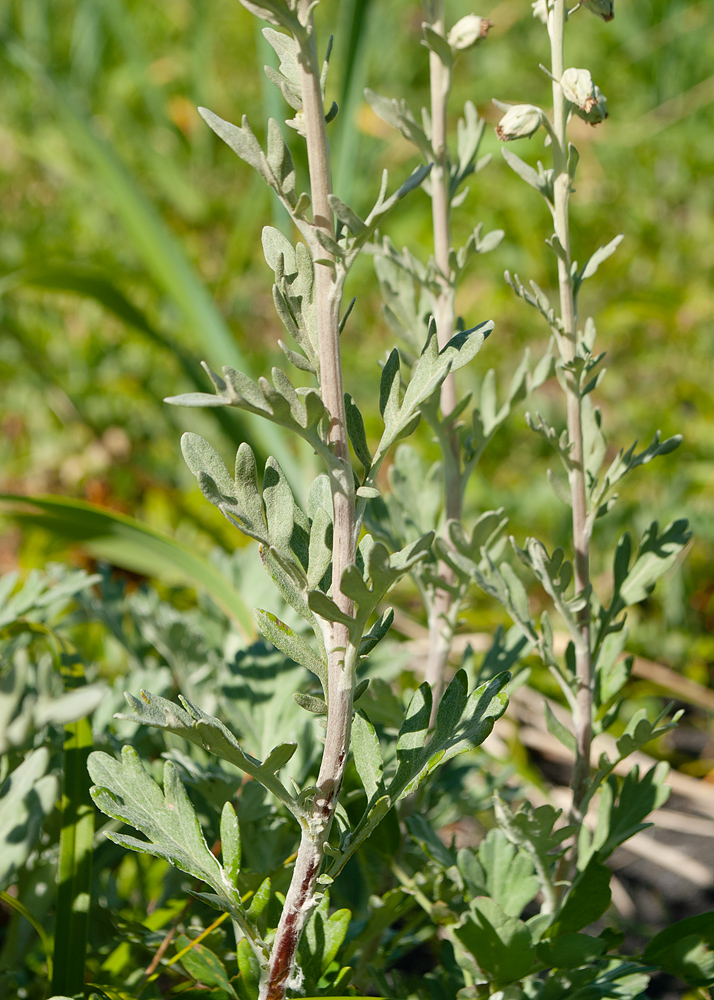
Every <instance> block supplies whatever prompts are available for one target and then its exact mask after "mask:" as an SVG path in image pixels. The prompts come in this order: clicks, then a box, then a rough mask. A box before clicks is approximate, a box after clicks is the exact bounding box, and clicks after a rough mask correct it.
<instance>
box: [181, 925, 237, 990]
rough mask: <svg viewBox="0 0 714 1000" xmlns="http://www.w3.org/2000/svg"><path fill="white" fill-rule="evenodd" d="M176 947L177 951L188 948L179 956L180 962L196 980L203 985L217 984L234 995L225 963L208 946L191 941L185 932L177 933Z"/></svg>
mask: <svg viewBox="0 0 714 1000" xmlns="http://www.w3.org/2000/svg"><path fill="white" fill-rule="evenodd" d="M189 946H190V947H189ZM176 947H177V948H178V949H179V951H183V950H184V949H186V948H188V951H186V952H185V954H184V955H182V957H181V964H182V965H183V967H184V969H186V971H187V972H188V974H189V976H192V977H193V979H195V980H196V982H200V983H203V985H204V986H218V987H220V988H221V989H223V990H225V991H226V992H227V993H228V994H229V995H230V996H232V997H235V996H236V992H235V990H234V989H233V987H232V986H231V984H230V982H229V980H228V973H227V972H226V967H225V965H224V964H223V962H221V960H220V958H219V957H218V956H217V955H216V954H214V952H212V951H211V950H210V948H207V947H206V946H205V945H203V944H198V943H195V942H192V941H191V940H190V938H188V937H186V935H185V934H179V935H178V937H177V938H176Z"/></svg>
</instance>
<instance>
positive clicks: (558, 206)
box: [548, 0, 593, 823]
mask: <svg viewBox="0 0 714 1000" xmlns="http://www.w3.org/2000/svg"><path fill="white" fill-rule="evenodd" d="M566 14H567V10H566V4H565V0H555V6H554V8H553V10H552V12H551V14H550V17H549V21H548V29H549V33H550V44H551V72H552V74H553V77H554V81H553V135H552V145H553V170H554V212H553V217H554V221H555V233H556V236H557V237H558V239H559V240H560V244H561V246H562V248H563V255H562V257H560V256H559V257H558V284H559V289H560V317H561V321H562V323H563V336H562V337H560V338H559V345H560V351H561V355H562V359H563V361H565V362H569V361H572V360H573V358H574V357H575V352H576V339H577V313H576V308H575V296H574V293H573V279H572V275H571V251H570V224H569V218H568V202H569V199H570V185H571V180H570V177H569V175H568V170H567V134H566V126H567V116H568V107H567V102H566V100H565V96H564V94H563V91H562V88H561V86H560V83H559V82H558V81H559V80H560V79H561V77H562V75H563V71H564V69H565V61H564V60H565V57H564V50H565V47H564V34H565V19H566ZM566 405H567V420H568V437H569V440H570V444H571V451H570V456H569V458H570V465H571V470H570V473H569V477H568V478H569V485H570V495H571V499H572V505H573V548H574V560H573V563H574V578H575V592H576V593H581V592H582V591H584V590H585V589H586V588H587V587H588V586H589V583H590V568H589V562H590V554H589V542H590V539H589V528H588V519H587V513H588V512H587V497H586V491H585V469H584V465H583V428H582V399H581V397H580V393H579V391H578V389H577V386H576V385H575V383H574V382H573V381H570V382H569V385H568V388H567V390H566ZM579 628H580V634H581V637H582V641H581V642H580V643H579V644H578V645H577V647H576V664H575V668H576V679H577V690H576V709H577V710H576V713H575V719H574V723H575V738H576V743H577V751H576V760H575V768H574V772H573V806H572V819H573V821H574V822H576V823H579V822H581V821H582V816H581V809H580V804H581V802H582V799H583V797H584V795H585V793H586V791H587V785H588V776H589V772H590V746H591V743H592V698H593V691H592V688H593V678H592V662H591V652H590V607H589V602H588V603H587V604H586V607H585V608H584V609H583V610H582V611H581V612H580V614H579Z"/></svg>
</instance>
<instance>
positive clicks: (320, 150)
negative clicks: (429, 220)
mask: <svg viewBox="0 0 714 1000" xmlns="http://www.w3.org/2000/svg"><path fill="white" fill-rule="evenodd" d="M298 17H299V20H300V22H301V25H302V27H303V31H302V32H301V33H299V34H298V35H297V38H296V40H297V46H298V60H299V63H300V81H301V87H302V99H303V108H302V111H303V119H304V124H305V134H306V138H307V155H308V166H309V171H310V187H311V195H312V205H313V212H314V224H315V227H316V228H317V229H320V230H321V231H322V232H323V233H324V234H325V235H326V236H328V237H330V238H331V239H333V240H334V237H335V230H334V222H333V215H332V209H331V207H330V203H329V195H330V193H331V174H330V154H329V146H328V142H327V133H326V129H325V113H324V107H323V100H322V91H321V87H320V67H319V62H318V56H317V46H316V44H315V29H314V22H313V17H312V12H311V11H310V4H309V0H300V3H299V6H298ZM313 251H317V252H318V253H319V257H320V259H321V260H324V261H328V263H316V264H315V300H316V308H317V328H318V339H319V353H320V391H321V395H322V401H323V403H324V405H325V409H326V410H327V414H328V420H329V430H328V442H329V444H330V445H331V446H332V449H333V453H334V458H335V461H334V462H333V463H332V464H331V467H330V468H329V470H328V471H329V477H330V485H331V490H332V505H333V513H334V531H333V548H332V599H333V600H334V601H335V603H336V604H337V606H338V607H339V608H340V610H341V611H343V612H344V613H345V614H348V615H351V614H352V612H353V608H352V602H351V601H350V600H349V599H348V598H347V597H345V595H344V594H343V593H342V591H341V580H342V573H343V571H344V569H345V568H346V567H347V566H349V565H351V564H353V563H354V561H355V491H354V478H353V474H352V465H351V461H350V454H349V443H348V436H347V423H346V419H345V404H344V392H343V388H342V365H341V359H340V336H339V305H340V295H341V286H340V282H339V281H338V278H337V272H336V268H335V266H334V263H332V262H331V257H330V254H329V253H328V251H327V250H325V249H324V248H323V247H322V246H321V245H320V244H319V243H317V241H316V246H314V247H313ZM313 256H315V252H314V253H313ZM322 625H323V632H324V635H325V645H326V648H327V652H328V697H327V702H328V709H327V734H326V738H325V749H324V752H323V756H322V763H321V766H320V772H319V775H318V779H317V792H316V793H315V796H314V799H313V800H312V803H311V804H310V805H309V807H308V813H307V815H306V816H305V817H303V820H302V832H301V839H300V847H299V849H298V855H297V859H296V862H295V867H294V869H293V875H292V879H291V882H290V887H289V889H288V892H287V895H286V897H285V905H284V907H283V912H282V915H281V918H280V923H279V924H278V928H277V931H276V935H275V941H274V943H273V947H272V951H271V956H270V963H269V968H268V972H267V976H265V977H264V981H263V982H262V983H261V989H260V998H261V1000H283V998H284V996H285V992H286V990H287V989H288V987H289V985H290V979H291V976H292V973H293V968H294V964H295V956H296V953H297V948H298V944H299V942H300V937H301V935H302V932H303V929H304V927H305V923H306V922H307V919H308V918H309V916H310V913H311V911H312V909H313V907H314V906H315V903H316V888H317V878H318V876H319V874H320V867H321V864H322V859H323V856H324V848H325V843H326V842H327V838H328V836H329V832H330V827H331V825H332V820H333V817H334V814H335V807H336V805H337V798H338V796H339V793H340V788H341V786H342V779H343V776H344V770H345V761H346V758H347V750H348V747H349V741H350V729H351V724H352V701H353V689H354V673H355V664H356V650H355V649H354V646H353V645H352V644H351V643H350V639H349V634H348V631H347V628H346V627H345V626H344V625H342V624H338V623H333V622H323V623H322Z"/></svg>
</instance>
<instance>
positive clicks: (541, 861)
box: [493, 793, 573, 888]
mask: <svg viewBox="0 0 714 1000" xmlns="http://www.w3.org/2000/svg"><path fill="white" fill-rule="evenodd" d="M493 805H494V811H495V813H496V819H497V821H498V825H499V827H500V828H501V829H502V830H503V832H504V833H505V834H506V836H507V837H508V839H509V840H510V841H511V843H512V844H515V845H516V846H517V847H521V848H523V849H524V850H526V851H528V853H529V854H530V855H531V857H532V858H533V860H534V862H535V867H536V871H537V872H538V875H539V878H541V880H542V881H543V880H546V881H547V885H546V888H547V887H549V886H550V885H551V883H550V881H549V880H550V875H549V872H550V869H551V868H552V866H553V864H554V863H555V861H556V860H557V859H558V858H559V857H560V856H561V855H562V854H564V853H565V849H564V848H563V847H562V846H561V845H562V843H563V841H564V840H566V839H567V838H568V837H569V836H570V835H571V834H572V833H573V828H572V827H569V826H564V827H561V828H560V829H559V830H554V829H553V828H554V826H555V823H556V822H557V820H558V819H559V818H560V815H561V810H560V809H554V808H553V806H550V805H543V806H538V808H537V809H534V808H533V807H532V806H531V805H530V803H527V802H526V803H524V804H523V805H522V806H521V807H520V808H519V810H518V812H516V813H512V812H511V810H510V809H509V807H508V806H507V805H506V803H505V802H504V801H503V799H502V798H501V796H500V795H499V794H498V793H495V794H494V796H493Z"/></svg>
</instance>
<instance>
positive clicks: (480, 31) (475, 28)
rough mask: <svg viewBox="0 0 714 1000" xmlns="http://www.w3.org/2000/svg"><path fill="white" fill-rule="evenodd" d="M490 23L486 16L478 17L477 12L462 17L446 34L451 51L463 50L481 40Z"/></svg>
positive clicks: (486, 32)
mask: <svg viewBox="0 0 714 1000" xmlns="http://www.w3.org/2000/svg"><path fill="white" fill-rule="evenodd" d="M492 24H493V22H492V21H489V19H488V18H487V17H479V16H478V15H477V14H467V15H466V17H462V18H461V20H460V21H457V22H456V24H455V25H454V26H453V28H452V29H451V31H450V32H449V34H448V35H447V36H446V40H447V42H448V43H449V45H450V46H451V50H452V52H463V51H464V50H465V49H470V48H471V47H472V46H474V45H476V44H477V43H478V42H480V41H482V40H483V39H484V38H485V37H486V35H487V34H488V30H489V28H490V27H491V26H492Z"/></svg>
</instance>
